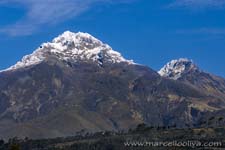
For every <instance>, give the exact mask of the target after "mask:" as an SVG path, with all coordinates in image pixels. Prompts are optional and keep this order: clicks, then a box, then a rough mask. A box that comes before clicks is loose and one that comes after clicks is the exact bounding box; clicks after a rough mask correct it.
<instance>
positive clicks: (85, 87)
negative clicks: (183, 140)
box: [0, 32, 225, 138]
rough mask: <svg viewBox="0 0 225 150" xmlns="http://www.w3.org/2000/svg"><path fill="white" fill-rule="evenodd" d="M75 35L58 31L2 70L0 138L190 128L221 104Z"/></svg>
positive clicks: (219, 99) (188, 84)
mask: <svg viewBox="0 0 225 150" xmlns="http://www.w3.org/2000/svg"><path fill="white" fill-rule="evenodd" d="M68 36H69V37H68ZM77 36H78V35H77V34H73V33H68V32H67V33H66V35H65V33H64V35H62V36H60V37H58V38H56V39H55V40H54V41H53V43H48V44H47V46H46V44H44V45H45V46H42V47H40V48H39V49H38V50H36V51H35V52H34V53H33V54H32V55H28V56H26V57H25V58H24V59H23V60H22V61H21V62H18V63H17V64H16V65H15V66H13V67H11V68H9V69H7V70H6V71H3V72H1V73H0V83H1V84H0V133H1V134H0V138H9V137H14V136H19V137H25V136H28V137H31V138H47V137H58V136H69V135H74V134H75V133H76V132H77V131H80V130H86V131H91V132H95V131H100V130H120V129H128V128H132V127H135V126H136V125H137V124H140V123H147V124H149V125H152V126H163V125H170V126H174V125H176V126H178V127H187V126H188V127H189V126H193V125H198V123H199V122H200V120H204V118H206V115H205V114H207V115H209V114H217V115H218V116H219V115H220V114H221V113H219V112H220V111H222V110H223V109H224V107H225V104H224V99H223V98H224V97H223V98H222V97H218V96H215V95H214V94H210V95H209V94H207V92H205V90H202V89H201V88H199V87H198V86H196V85H194V84H192V83H191V82H186V80H180V79H181V78H180V79H178V80H171V79H168V78H164V77H161V76H160V75H159V74H158V73H157V72H155V71H153V70H152V69H150V68H148V67H145V66H141V65H137V64H135V63H133V62H132V61H128V60H126V59H124V58H123V57H122V56H121V55H120V54H119V53H118V52H115V51H113V50H112V49H111V48H110V47H109V46H108V45H104V44H102V43H101V42H100V41H98V40H97V39H95V38H93V37H90V36H89V35H87V34H85V36H84V35H83V34H82V36H81V35H80V33H79V36H78V37H77ZM57 42H58V44H57ZM68 43H69V44H68ZM65 44H67V45H65ZM62 45H63V46H62ZM99 48H100V50H99ZM69 56H71V57H69ZM194 77H195V76H194ZM195 80H197V81H198V77H196V79H195ZM221 80H223V79H221ZM200 81H201V80H199V82H200ZM215 84H216V83H215ZM221 84H222V85H223V83H221ZM221 93H222V95H223V91H221Z"/></svg>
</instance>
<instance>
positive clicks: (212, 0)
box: [168, 0, 225, 9]
mask: <svg viewBox="0 0 225 150" xmlns="http://www.w3.org/2000/svg"><path fill="white" fill-rule="evenodd" d="M168 7H172V8H173V7H184V8H192V9H206V8H214V9H215V8H216V9H218V8H224V7H225V0H175V1H174V2H172V3H171V4H169V6H168Z"/></svg>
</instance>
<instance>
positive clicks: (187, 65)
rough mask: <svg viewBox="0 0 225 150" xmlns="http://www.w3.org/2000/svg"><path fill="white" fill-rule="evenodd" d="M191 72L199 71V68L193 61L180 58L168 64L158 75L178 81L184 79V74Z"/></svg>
mask: <svg viewBox="0 0 225 150" xmlns="http://www.w3.org/2000/svg"><path fill="white" fill-rule="evenodd" d="M191 70H192V71H193V70H198V67H197V66H196V65H195V64H194V63H193V61H192V60H188V59H186V58H180V59H177V60H172V61H170V62H168V63H167V64H166V65H165V66H164V67H163V68H162V69H161V70H160V71H159V72H158V73H159V74H160V75H161V76H162V77H167V78H170V79H174V80H177V79H179V78H180V77H182V75H183V74H184V73H188V72H189V71H191Z"/></svg>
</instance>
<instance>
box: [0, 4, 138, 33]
mask: <svg viewBox="0 0 225 150" xmlns="http://www.w3.org/2000/svg"><path fill="white" fill-rule="evenodd" d="M132 1H134V0H117V1H116V3H121V2H122V3H128V2H132ZM96 3H115V1H113V0H1V1H0V5H14V4H20V5H21V6H22V7H24V8H26V10H27V12H26V14H25V16H24V17H23V18H22V19H20V20H18V21H17V22H16V23H15V24H12V25H8V26H6V27H3V28H2V29H0V32H4V33H7V34H9V35H11V36H17V35H30V34H32V33H34V32H36V31H38V30H40V28H41V27H46V26H50V25H53V24H58V23H60V22H63V21H65V20H68V19H70V18H73V17H76V16H78V15H80V14H81V13H83V12H85V11H87V10H88V9H89V8H90V7H92V6H93V4H96Z"/></svg>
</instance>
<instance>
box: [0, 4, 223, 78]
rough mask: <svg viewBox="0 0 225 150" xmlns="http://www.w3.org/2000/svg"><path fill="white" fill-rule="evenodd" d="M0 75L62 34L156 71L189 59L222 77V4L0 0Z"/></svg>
mask: <svg viewBox="0 0 225 150" xmlns="http://www.w3.org/2000/svg"><path fill="white" fill-rule="evenodd" d="M0 18H1V19H0V45H1V46H0V49H1V50H0V70H1V69H4V68H7V67H9V66H10V65H13V64H15V62H16V61H18V60H20V59H21V57H22V56H24V55H25V54H29V53H31V52H32V51H33V50H35V49H36V48H37V47H38V46H39V45H40V44H41V43H43V42H46V41H51V40H52V38H54V37H55V36H57V35H59V34H61V33H62V32H63V31H65V30H70V31H73V32H78V31H82V32H88V33H90V34H92V35H93V36H95V37H97V38H99V39H100V40H102V41H103V42H105V43H108V44H109V45H111V46H112V47H113V49H115V50H117V51H119V52H121V53H122V54H123V55H124V56H125V57H126V58H128V59H133V60H134V61H135V62H137V63H140V64H144V65H148V66H150V67H151V68H153V69H155V70H158V69H159V68H161V67H162V66H163V65H164V64H165V63H166V62H168V61H170V60H171V59H177V58H180V57H184V58H189V59H192V60H193V61H194V62H195V63H196V64H198V65H199V66H200V67H201V68H202V69H203V70H205V71H207V72H210V73H213V74H217V75H220V76H223V77H225V0H38V1H37V0H1V1H0Z"/></svg>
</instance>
